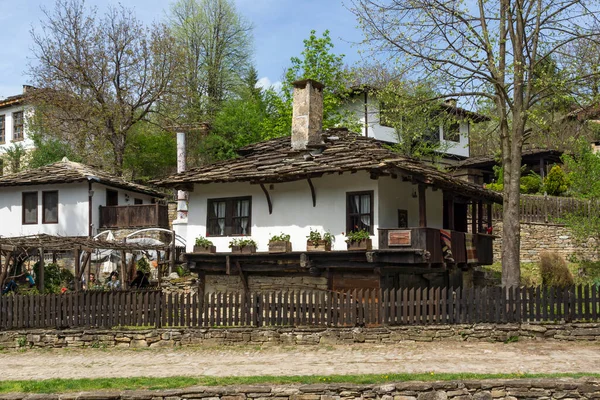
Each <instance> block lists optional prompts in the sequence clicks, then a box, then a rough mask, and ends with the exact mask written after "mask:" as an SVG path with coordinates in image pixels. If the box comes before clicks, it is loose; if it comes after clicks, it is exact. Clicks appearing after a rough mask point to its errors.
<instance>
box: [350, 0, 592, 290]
mask: <svg viewBox="0 0 600 400" xmlns="http://www.w3.org/2000/svg"><path fill="white" fill-rule="evenodd" d="M352 4H353V12H354V13H355V14H356V15H357V17H358V19H359V23H360V24H361V26H362V28H363V30H364V33H365V43H367V44H368V45H370V46H371V49H372V50H373V51H375V52H378V53H383V54H386V55H388V56H390V57H392V58H394V59H398V58H400V59H402V60H403V61H404V64H403V66H404V67H405V68H406V70H407V71H410V74H411V76H413V77H414V78H415V79H419V78H422V77H436V78H437V79H438V82H442V83H443V85H441V87H440V88H439V89H440V90H439V92H440V93H441V94H442V95H444V96H448V97H454V96H463V97H469V98H476V99H481V98H487V99H489V100H490V101H491V102H493V104H494V110H495V117H496V120H497V123H498V127H499V128H498V132H499V136H500V144H501V150H502V165H503V171H504V183H505V184H504V192H503V195H504V196H503V197H504V207H503V238H502V244H503V246H502V283H503V285H506V286H518V285H519V281H520V263H519V249H520V223H519V200H520V194H519V189H520V185H519V181H520V175H521V155H522V149H523V143H524V141H525V140H526V138H527V136H528V135H529V134H530V130H529V129H528V122H529V119H530V116H531V111H532V110H533V108H534V107H535V105H536V104H538V103H540V102H541V101H543V100H544V99H546V98H548V97H551V96H556V91H562V90H564V88H567V87H569V86H571V85H572V84H573V83H576V82H577V81H580V80H581V79H583V76H581V75H580V74H578V73H577V71H576V70H575V69H574V68H573V66H574V65H576V62H575V60H574V59H573V57H572V56H570V55H569V54H568V53H567V52H566V49H567V46H568V45H569V44H570V43H573V42H574V41H575V40H586V41H588V42H593V43H598V42H599V38H598V32H597V31H594V26H593V22H594V20H595V18H596V16H595V14H594V13H595V12H597V5H593V6H589V5H588V4H587V2H586V1H585V0H581V1H578V0H535V1H534V0H515V1H510V0H493V1H488V0H475V1H473V2H463V1H459V0H412V1H404V0H352ZM553 55H557V57H555V58H554V59H555V60H559V65H558V66H559V68H560V69H561V70H562V71H563V74H562V77H563V79H564V81H563V80H561V81H555V80H554V79H545V78H544V76H543V75H540V74H539V71H540V67H541V66H542V64H544V63H546V62H547V61H548V60H549V59H551V58H552V56H553Z"/></svg>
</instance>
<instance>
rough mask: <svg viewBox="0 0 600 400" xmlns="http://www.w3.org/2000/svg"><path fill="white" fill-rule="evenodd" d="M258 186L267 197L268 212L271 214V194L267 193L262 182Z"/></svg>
mask: <svg viewBox="0 0 600 400" xmlns="http://www.w3.org/2000/svg"><path fill="white" fill-rule="evenodd" d="M260 188H261V189H262V191H263V193H264V194H265V197H266V198H267V204H268V205H269V214H273V203H271V196H270V195H269V191H268V190H267V188H266V187H265V185H264V184H262V183H261V184H260Z"/></svg>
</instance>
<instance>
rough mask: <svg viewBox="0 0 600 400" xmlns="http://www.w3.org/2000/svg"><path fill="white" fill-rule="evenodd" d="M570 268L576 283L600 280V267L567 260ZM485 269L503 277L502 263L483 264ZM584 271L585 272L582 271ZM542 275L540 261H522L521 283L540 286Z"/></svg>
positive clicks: (592, 282) (583, 283)
mask: <svg viewBox="0 0 600 400" xmlns="http://www.w3.org/2000/svg"><path fill="white" fill-rule="evenodd" d="M567 266H568V267H569V270H570V271H571V273H572V274H573V278H574V279H575V284H576V285H592V284H596V283H598V282H600V268H598V267H595V266H586V267H583V266H582V264H581V263H575V262H567ZM481 269H482V270H483V271H486V272H489V273H491V275H492V277H493V278H494V279H495V280H497V281H498V282H500V281H501V278H502V264H501V263H499V262H497V263H494V264H492V265H484V266H481ZM582 271H583V273H581V272H582ZM541 284H542V276H541V274H540V265H539V264H538V263H521V285H523V286H540V285H541Z"/></svg>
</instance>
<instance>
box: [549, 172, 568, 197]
mask: <svg viewBox="0 0 600 400" xmlns="http://www.w3.org/2000/svg"><path fill="white" fill-rule="evenodd" d="M570 186H571V180H570V179H569V177H568V176H567V174H566V173H565V171H563V169H562V168H561V167H560V166H559V165H555V166H553V167H552V169H551V170H550V172H549V173H548V176H546V178H545V179H544V190H545V191H546V193H548V194H549V195H551V196H560V195H562V194H564V193H565V192H566V191H567V190H569V187H570Z"/></svg>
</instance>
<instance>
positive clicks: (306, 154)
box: [154, 129, 502, 203]
mask: <svg viewBox="0 0 600 400" xmlns="http://www.w3.org/2000/svg"><path fill="white" fill-rule="evenodd" d="M239 154H240V157H239V158H236V159H233V160H226V161H222V162H218V163H214V164H210V165H206V166H202V167H198V168H194V169H190V170H188V171H186V172H183V173H180V174H176V175H172V176H170V177H168V178H166V179H163V180H158V181H155V182H154V183H155V184H157V185H158V186H165V187H175V188H182V189H185V188H189V186H190V184H193V183H214V182H250V183H278V182H289V181H295V180H301V179H306V178H314V177H320V176H322V175H324V174H335V173H343V172H355V171H368V172H370V173H371V175H373V176H380V175H393V176H399V177H403V178H407V179H411V180H413V181H416V182H422V183H426V184H429V185H432V186H435V187H439V188H441V189H445V190H448V191H452V192H455V193H457V194H460V195H464V196H468V197H474V198H479V199H485V200H489V201H494V202H497V203H500V202H502V197H501V195H500V194H498V193H496V192H492V191H490V190H486V189H484V188H482V187H479V186H476V185H473V184H471V183H468V182H466V181H462V180H459V179H456V178H454V177H452V176H450V175H449V174H447V173H445V172H442V171H439V170H437V169H435V168H433V167H430V166H428V165H425V164H424V163H422V162H420V161H418V160H414V159H411V158H408V157H403V156H401V155H399V154H397V153H394V152H392V151H391V150H389V149H387V148H385V147H384V145H383V143H381V142H379V141H377V140H375V139H372V138H366V137H364V136H360V135H356V134H353V133H350V132H348V131H347V130H345V129H331V130H328V131H327V132H326V133H325V134H323V144H322V145H321V146H319V147H314V148H311V149H308V150H303V151H295V150H292V148H291V145H290V138H289V137H282V138H277V139H272V140H269V141H266V142H261V143H256V144H253V145H250V146H247V147H245V148H242V149H240V151H239Z"/></svg>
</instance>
